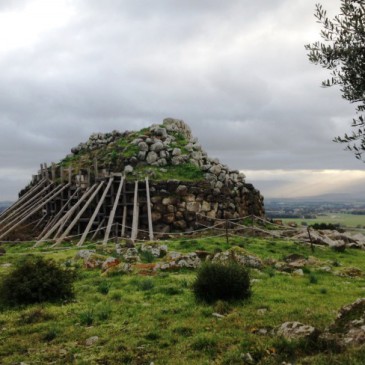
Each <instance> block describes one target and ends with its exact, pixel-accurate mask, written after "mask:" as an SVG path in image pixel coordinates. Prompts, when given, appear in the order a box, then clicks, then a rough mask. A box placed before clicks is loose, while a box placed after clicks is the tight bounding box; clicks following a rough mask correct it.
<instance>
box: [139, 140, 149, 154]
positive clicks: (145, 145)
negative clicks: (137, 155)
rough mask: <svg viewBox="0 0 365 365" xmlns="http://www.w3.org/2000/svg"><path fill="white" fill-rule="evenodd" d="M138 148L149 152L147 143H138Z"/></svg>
mask: <svg viewBox="0 0 365 365" xmlns="http://www.w3.org/2000/svg"><path fill="white" fill-rule="evenodd" d="M138 148H139V150H140V151H145V152H146V151H148V144H147V143H146V142H140V143H138Z"/></svg>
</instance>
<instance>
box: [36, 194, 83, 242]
mask: <svg viewBox="0 0 365 365" xmlns="http://www.w3.org/2000/svg"><path fill="white" fill-rule="evenodd" d="M78 192H79V188H77V189H76V190H75V192H74V193H73V194H72V196H71V197H70V199H69V200H68V201H67V203H66V204H65V205H64V206H63V207H62V208H61V209H60V211H59V212H58V213H57V215H56V216H55V217H54V218H53V219H52V220H51V221H50V222H49V223H48V224H47V225H46V226H45V227H44V229H43V231H42V232H41V234H40V235H39V236H38V237H37V240H39V239H41V237H43V235H44V234H45V233H46V232H47V231H48V230H49V229H50V228H51V227H53V225H54V224H56V223H57V221H58V220H59V219H60V217H61V216H62V213H63V212H64V211H65V209H66V208H67V207H68V205H69V204H70V203H71V201H72V199H73V198H74V197H75V196H76V194H77V193H78Z"/></svg>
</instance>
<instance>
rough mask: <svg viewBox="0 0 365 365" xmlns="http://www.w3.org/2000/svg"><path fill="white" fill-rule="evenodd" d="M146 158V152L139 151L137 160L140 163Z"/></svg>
mask: <svg viewBox="0 0 365 365" xmlns="http://www.w3.org/2000/svg"><path fill="white" fill-rule="evenodd" d="M146 156H147V152H146V151H139V152H138V156H137V157H138V159H139V160H141V161H144V160H145V159H146Z"/></svg>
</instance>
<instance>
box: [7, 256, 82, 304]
mask: <svg viewBox="0 0 365 365" xmlns="http://www.w3.org/2000/svg"><path fill="white" fill-rule="evenodd" d="M75 278H76V275H75V272H74V271H71V270H68V269H63V268H61V267H60V266H59V265H58V264H57V263H56V262H55V261H53V260H50V259H48V260H46V259H43V258H42V257H35V256H28V257H26V258H25V259H24V260H22V261H21V262H19V263H18V264H17V265H16V267H15V269H14V270H13V271H11V272H10V273H9V274H8V275H7V276H6V277H5V278H4V279H3V281H2V283H1V285H0V300H1V301H2V302H3V303H5V304H7V305H22V304H32V303H41V302H55V301H59V300H66V299H70V298H73V297H74V292H73V282H74V280H75Z"/></svg>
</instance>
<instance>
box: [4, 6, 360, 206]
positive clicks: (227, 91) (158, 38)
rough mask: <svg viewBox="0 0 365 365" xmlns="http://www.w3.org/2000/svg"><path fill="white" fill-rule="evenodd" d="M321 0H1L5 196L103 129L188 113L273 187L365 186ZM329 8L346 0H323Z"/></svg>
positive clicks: (224, 150) (251, 175) (301, 190)
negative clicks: (320, 16) (315, 48)
mask: <svg viewBox="0 0 365 365" xmlns="http://www.w3.org/2000/svg"><path fill="white" fill-rule="evenodd" d="M315 3H316V1H315V0H313V1H312V0H258V1H252V0H226V1H222V0H199V1H196V0H184V1H181V0H154V1H141V0H103V1H100V0H52V1H49V0H0V95H1V97H0V138H1V141H0V142H1V143H0V201H1V200H8V199H15V197H16V195H17V193H18V191H19V189H20V188H21V187H23V186H24V185H25V184H26V183H27V182H28V181H29V179H30V176H31V174H32V173H35V172H36V171H37V169H38V167H39V164H40V163H41V162H47V163H50V162H52V161H55V162H58V161H59V160H60V159H61V158H63V157H64V156H65V155H66V154H68V153H69V151H70V149H71V147H73V146H75V145H77V144H78V143H79V142H82V141H86V140H87V139H88V137H89V135H90V134H91V133H93V132H97V131H102V132H107V131H111V130H113V129H118V130H121V131H124V130H135V129H140V128H142V127H144V126H148V125H150V124H151V123H158V122H161V121H162V119H163V118H165V117H168V116H171V117H175V118H180V119H183V120H185V121H186V122H187V123H188V124H190V126H191V128H192V130H193V133H194V135H195V136H197V137H198V138H199V140H200V142H201V143H202V145H203V147H204V148H205V149H206V150H207V152H208V153H209V155H210V156H212V157H218V158H220V160H221V161H222V162H224V163H227V164H228V165H230V167H231V168H234V169H240V170H242V171H243V172H245V173H246V175H247V180H248V181H249V182H252V183H253V184H254V185H255V186H256V187H258V188H260V189H261V192H262V194H263V195H264V196H267V197H270V196H302V195H316V194H322V193H325V192H333V191H338V192H346V191H348V190H351V191H355V190H356V189H360V188H362V186H363V182H364V178H365V173H364V172H363V170H364V164H363V163H362V162H359V161H357V160H356V159H355V157H354V156H353V155H352V154H351V153H349V152H344V151H343V148H344V146H341V145H338V144H335V143H333V142H332V139H333V137H334V136H337V135H342V134H343V133H344V132H347V131H349V130H350V128H349V126H350V123H351V120H352V116H353V113H354V106H351V105H349V104H348V103H347V102H346V101H344V100H342V99H341V94H340V91H339V90H338V89H334V88H333V89H323V88H321V87H320V83H321V80H322V79H324V78H325V77H326V76H328V73H326V71H325V70H321V69H320V68H319V67H318V66H317V67H316V66H314V65H311V64H310V63H309V62H308V60H307V57H306V51H305V49H304V44H306V43H310V42H313V41H315V40H318V39H319V32H320V26H319V25H318V24H316V22H315V18H314V16H313V12H314V8H315ZM321 3H322V4H323V6H324V7H325V8H326V9H328V11H329V14H330V15H335V14H336V12H338V9H339V4H340V1H339V0H322V2H321Z"/></svg>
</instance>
